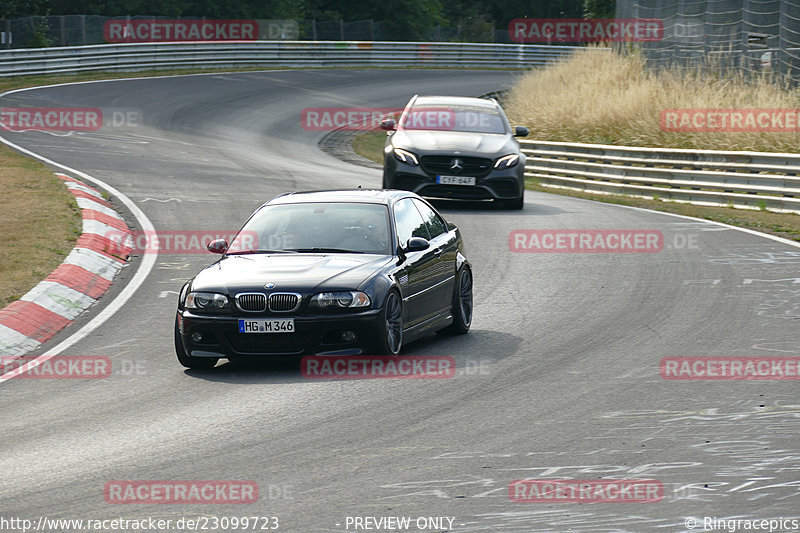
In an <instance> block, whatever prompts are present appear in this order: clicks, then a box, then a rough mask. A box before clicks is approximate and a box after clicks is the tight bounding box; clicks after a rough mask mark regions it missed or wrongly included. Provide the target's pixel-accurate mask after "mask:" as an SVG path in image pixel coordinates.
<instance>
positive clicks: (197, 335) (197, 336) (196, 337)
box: [192, 331, 203, 342]
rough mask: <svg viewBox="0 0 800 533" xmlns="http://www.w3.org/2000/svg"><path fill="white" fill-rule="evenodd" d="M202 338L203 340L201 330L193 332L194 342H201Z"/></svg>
mask: <svg viewBox="0 0 800 533" xmlns="http://www.w3.org/2000/svg"><path fill="white" fill-rule="evenodd" d="M201 340H203V334H202V333H200V332H199V331H195V332H194V333H192V342H200V341H201Z"/></svg>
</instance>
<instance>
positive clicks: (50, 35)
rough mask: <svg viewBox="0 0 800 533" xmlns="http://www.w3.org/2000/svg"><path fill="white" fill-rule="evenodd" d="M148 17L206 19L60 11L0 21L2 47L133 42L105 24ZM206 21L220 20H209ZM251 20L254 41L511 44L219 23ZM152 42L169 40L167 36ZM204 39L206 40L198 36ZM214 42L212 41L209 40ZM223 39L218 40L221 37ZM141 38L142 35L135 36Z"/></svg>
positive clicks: (459, 35)
mask: <svg viewBox="0 0 800 533" xmlns="http://www.w3.org/2000/svg"><path fill="white" fill-rule="evenodd" d="M152 21H161V22H162V23H166V22H169V23H172V24H173V26H174V25H175V24H179V23H181V22H183V23H186V24H191V23H197V22H206V19H204V18H197V19H192V18H184V19H169V18H166V17H150V16H133V17H103V16H99V15H62V16H48V17H24V18H17V19H0V48H3V49H10V48H40V47H50V46H80V45H88V44H105V43H111V42H133V40H132V39H129V40H118V39H117V40H115V39H109V25H111V24H122V25H123V26H125V25H131V24H132V25H134V26H135V25H137V24H139V25H141V24H146V25H147V24H150V23H151V22H152ZM208 22H220V21H211V20H208ZM222 22H228V23H236V22H238V23H242V24H244V23H250V24H253V25H254V26H255V28H254V32H253V34H252V35H249V36H245V39H252V40H309V41H435V42H449V41H457V42H477V43H511V42H512V41H511V39H510V37H509V32H508V28H499V29H498V28H494V27H492V26H490V25H464V26H459V27H454V28H450V27H442V26H434V27H432V28H430V29H429V30H428V31H426V32H423V34H422V35H420V36H419V38H416V39H410V38H408V36H407V35H404V34H403V33H402V32H401V31H399V30H398V27H397V25H396V24H394V23H392V22H384V21H374V20H357V21H351V22H345V21H344V20H335V21H320V20H313V19H310V20H291V19H281V20H264V19H258V20H255V19H254V20H241V21H222ZM150 40H152V41H158V40H163V41H166V40H170V39H169V38H168V37H167V36H166V35H163V34H162V35H161V37H160V38H152V39H150ZM198 40H208V39H198ZM212 40H213V39H212ZM219 40H222V39H219ZM139 41H141V39H140V40H139Z"/></svg>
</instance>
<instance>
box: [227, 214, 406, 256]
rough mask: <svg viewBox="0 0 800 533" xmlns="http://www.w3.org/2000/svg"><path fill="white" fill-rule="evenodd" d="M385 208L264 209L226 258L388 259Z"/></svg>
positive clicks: (252, 221) (388, 245) (237, 239)
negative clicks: (355, 256) (336, 256)
mask: <svg viewBox="0 0 800 533" xmlns="http://www.w3.org/2000/svg"><path fill="white" fill-rule="evenodd" d="M389 228H390V225H389V218H388V212H387V209H386V206H384V205H380V204H369V203H345V202H330V203H321V202H314V203H298V204H285V205H281V204H277V205H269V206H265V207H263V208H262V209H260V210H259V211H258V212H256V213H255V214H254V215H253V216H252V217H251V218H250V220H248V221H247V223H246V224H245V226H244V227H243V228H242V230H241V231H240V232H239V234H238V235H237V236H236V238H235V239H234V241H233V243H232V244H231V247H230V251H229V252H228V253H229V254H247V253H259V252H263V253H272V252H298V253H299V252H320V253H370V254H386V255H389V254H391V243H392V239H391V233H390V229H389Z"/></svg>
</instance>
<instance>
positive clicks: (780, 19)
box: [616, 0, 800, 84]
mask: <svg viewBox="0 0 800 533" xmlns="http://www.w3.org/2000/svg"><path fill="white" fill-rule="evenodd" d="M616 17H617V18H645V19H660V20H662V21H663V23H664V38H663V39H661V40H659V41H651V42H644V43H641V48H642V49H643V50H644V52H645V55H646V57H647V59H648V61H649V62H650V63H651V64H653V65H655V66H672V65H680V66H685V67H691V68H699V69H700V68H702V69H711V70H717V71H723V72H725V71H732V70H735V71H740V72H744V73H746V74H748V75H753V74H757V73H764V72H772V73H777V74H779V75H780V76H781V77H784V79H786V80H791V81H792V82H793V83H794V84H796V83H797V82H799V81H800V0H618V1H617V11H616Z"/></svg>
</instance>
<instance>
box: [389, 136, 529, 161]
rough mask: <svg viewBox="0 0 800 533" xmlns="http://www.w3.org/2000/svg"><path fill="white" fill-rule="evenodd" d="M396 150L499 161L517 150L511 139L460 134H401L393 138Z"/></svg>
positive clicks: (517, 147) (509, 137)
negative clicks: (402, 149) (492, 158)
mask: <svg viewBox="0 0 800 533" xmlns="http://www.w3.org/2000/svg"><path fill="white" fill-rule="evenodd" d="M391 142H392V144H393V145H394V146H395V147H398V148H405V149H407V150H411V151H412V152H413V151H417V152H430V153H433V152H447V153H453V152H454V151H456V152H460V155H477V156H484V157H499V156H501V155H505V154H510V153H515V152H517V151H518V150H519V146H518V145H517V143H516V142H514V140H513V137H511V135H505V134H503V135H500V134H487V133H470V132H461V131H409V130H400V131H397V132H395V134H394V135H393V136H392V141H391Z"/></svg>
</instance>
